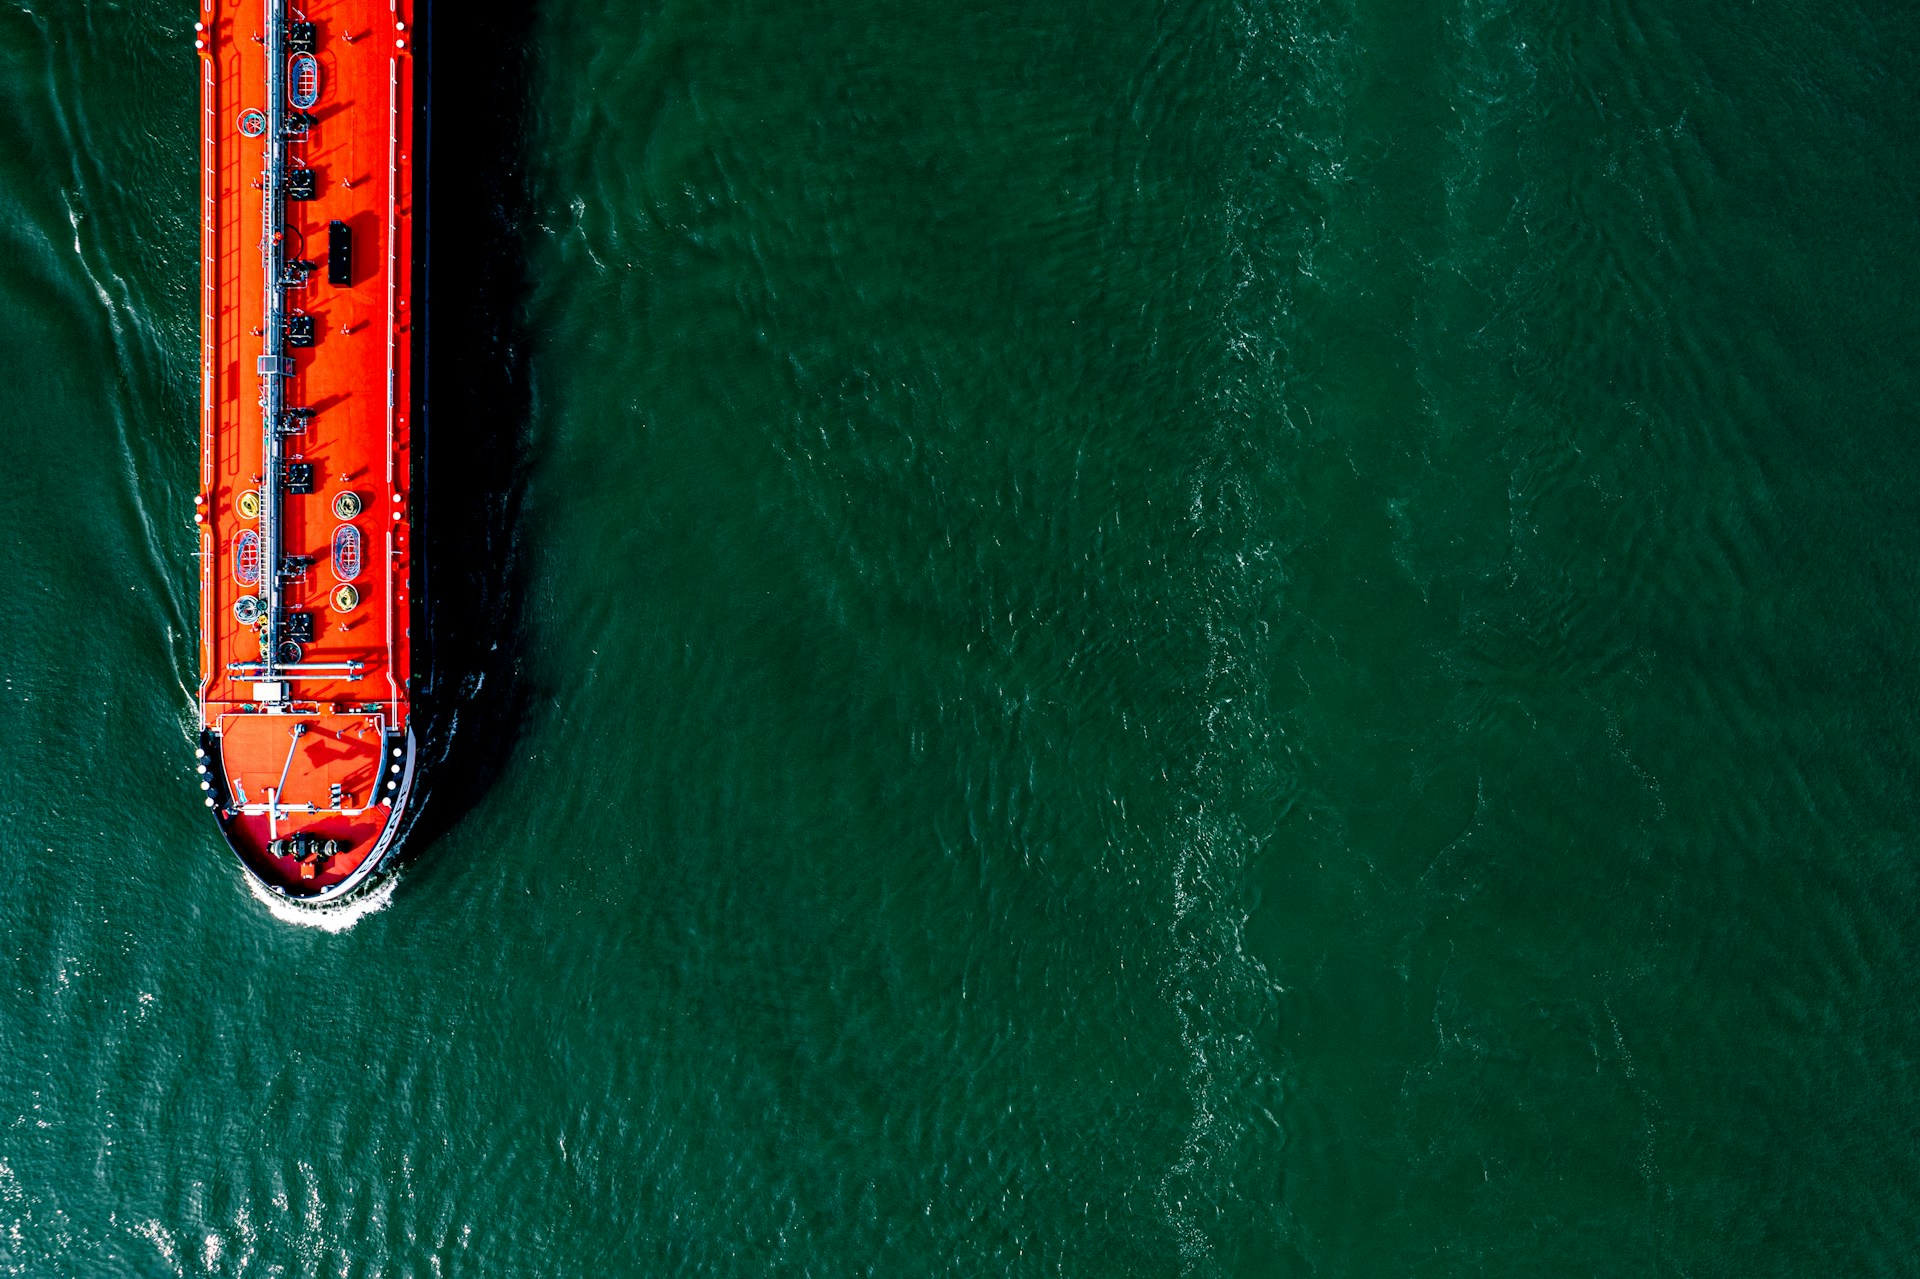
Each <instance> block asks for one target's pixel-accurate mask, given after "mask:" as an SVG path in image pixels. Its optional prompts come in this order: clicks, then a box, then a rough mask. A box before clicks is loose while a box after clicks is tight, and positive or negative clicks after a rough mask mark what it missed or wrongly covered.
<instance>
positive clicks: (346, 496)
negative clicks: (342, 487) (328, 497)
mask: <svg viewBox="0 0 1920 1279" xmlns="http://www.w3.org/2000/svg"><path fill="white" fill-rule="evenodd" d="M361 506H362V503H361V501H360V495H359V494H358V493H341V494H338V495H336V496H335V497H334V499H333V515H334V518H335V519H340V520H350V519H352V518H353V517H354V516H356V515H358V514H360V510H361Z"/></svg>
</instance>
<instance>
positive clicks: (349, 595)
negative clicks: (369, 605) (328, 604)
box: [333, 582, 360, 613]
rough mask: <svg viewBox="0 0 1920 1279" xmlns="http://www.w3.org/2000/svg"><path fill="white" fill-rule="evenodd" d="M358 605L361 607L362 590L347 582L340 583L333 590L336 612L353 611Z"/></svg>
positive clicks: (334, 609)
mask: <svg viewBox="0 0 1920 1279" xmlns="http://www.w3.org/2000/svg"><path fill="white" fill-rule="evenodd" d="M358 607H360V592H359V591H356V590H354V589H353V587H351V586H348V585H347V584H346V583H345V582H342V583H340V585H339V586H338V587H337V588H335V590H334V592H333V611H334V612H336V613H351V612H353V610H354V609H356V608H358Z"/></svg>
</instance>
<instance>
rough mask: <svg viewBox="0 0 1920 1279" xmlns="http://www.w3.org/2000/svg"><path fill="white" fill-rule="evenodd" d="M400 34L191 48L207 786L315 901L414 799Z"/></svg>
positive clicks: (300, 30)
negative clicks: (343, 248)
mask: <svg viewBox="0 0 1920 1279" xmlns="http://www.w3.org/2000/svg"><path fill="white" fill-rule="evenodd" d="M410 18H411V0H308V2H307V3H304V4H302V5H299V6H297V7H296V6H294V5H292V4H290V3H288V2H287V0H254V2H253V3H252V4H247V5H242V4H227V3H213V4H211V5H209V6H208V7H207V9H206V11H205V12H203V13H202V14H201V17H200V23H199V25H198V26H197V27H196V40H197V43H198V46H199V49H200V69H201V76H202V81H201V98H202V102H201V107H202V125H201V131H202V197H203V227H202V237H203V245H202V248H203V272H204V275H203V294H202V303H203V317H202V324H203V333H202V369H201V379H202V381H201V397H202V409H201V414H202V417H201V478H200V494H199V496H198V498H197V499H196V508H195V510H196V514H195V520H196V522H197V523H198V525H199V532H200V587H201V593H200V599H201V617H200V635H201V643H200V672H201V685H200V706H201V725H202V737H201V751H200V769H201V780H202V789H203V790H204V791H205V792H206V798H207V802H208V804H209V806H210V807H212V808H213V809H214V810H215V813H216V816H217V817H218V818H219V821H220V825H221V828H222V830H223V831H224V832H225V834H226V836H227V839H228V841H229V842H230V843H231V844H232V845H233V847H234V849H235V851H236V852H237V853H238V854H239V855H240V857H241V860H242V861H243V862H244V863H245V865H246V866H247V868H248V870H249V871H250V872H251V873H252V874H254V875H255V876H257V877H258V878H259V879H260V880H261V881H262V882H263V883H264V884H265V885H266V886H267V887H269V888H271V889H274V890H275V891H278V892H281V893H284V894H286V895H288V896H290V897H294V898H303V899H306V900H309V901H318V900H329V899H336V898H338V897H341V896H344V895H346V894H347V893H349V892H350V891H351V890H353V889H354V888H356V887H358V886H359V885H360V884H361V883H362V882H364V881H365V880H366V878H367V877H368V876H369V875H370V874H371V873H372V872H373V871H374V870H375V869H376V868H377V865H378V863H379V862H380V861H381V860H382V859H383V858H384V857H385V856H386V855H387V854H388V853H389V852H390V851H391V847H392V843H393V840H394V836H395V832H396V831H397V830H398V828H399V824H400V817H401V815H402V812H403V811H404V808H405V804H406V798H407V794H408V790H409V788H410V785H411V781H412V772H413V758H414V751H413V742H412V737H411V734H410V731H409V728H410V707H409V699H408V685H409V677H410V675H411V662H410V645H409V618H410V616H411V610H410V598H411V594H412V592H411V591H410V590H409V581H410V565H411V560H410V551H411V543H412V537H411V534H410V520H409V509H408V507H409V503H408V498H409V490H410V486H411V485H410V481H411V477H412V474H413V467H412V442H413V436H412V433H411V430H410V427H409V421H410V419H411V418H412V417H413V413H412V403H413V401H412V392H413V368H412V361H411V359H410V350H411V345H412V343H411V340H410V337H409V334H410V331H411V329H412V324H413V321H412V310H413V302H414V289H413V284H414V281H413V253H412V242H413V226H412V220H413V207H412V206H413V184H412V178H411V173H412V165H411V153H412V146H413V116H414V85H413V66H414V59H413V50H412V48H411V45H412V43H413V38H414V32H413V31H412V29H411V27H412V24H411V21H410ZM276 60H277V61H278V66H277V67H276V66H275V65H274V63H275V62H276ZM316 72H317V85H316V84H315V73H316ZM276 89H277V90H278V92H277V93H276V92H275V90H276ZM316 89H317V96H316V97H314V99H313V101H312V103H311V105H306V106H304V107H300V106H299V105H298V104H299V103H301V102H305V101H306V100H307V98H308V96H309V94H311V93H313V91H315V90H316ZM275 98H277V99H278V101H277V103H276V102H275ZM276 106H277V109H275V108H276ZM303 117H304V118H303ZM276 135H278V136H279V137H280V138H282V139H283V140H284V145H283V146H282V148H281V149H280V150H279V151H278V153H277V154H276V152H275V151H274V148H273V146H272V144H273V142H274V139H275V136H276ZM302 171H305V172H302ZM275 172H278V173H280V174H281V178H280V180H279V181H278V182H276V180H275V179H274V178H273V177H272V176H271V175H272V174H273V173H275ZM309 188H310V189H311V192H312V194H311V195H310V196H308V195H307V194H306V192H307V190H308V189H309ZM341 227H344V228H345V238H346V239H347V240H348V241H349V242H350V243H349V247H348V252H347V255H346V260H345V263H344V265H345V266H346V271H345V274H344V282H343V281H342V275H341V272H340V267H341V265H342V262H341V258H340V254H339V252H338V249H339V241H340V240H341V239H342V232H341V230H340V229H339V228H341ZM276 236H277V237H278V238H277V241H276V239H275V237H276ZM276 266H277V267H278V269H279V272H280V274H279V279H280V280H281V281H282V282H284V287H281V288H279V289H277V290H270V289H269V287H268V284H269V276H270V275H271V274H273V273H274V271H275V268H276ZM276 294H277V296H278V297H280V298H281V299H283V302H282V305H283V306H284V312H285V317H286V322H285V323H284V324H281V325H275V324H273V323H272V322H271V321H270V319H269V316H270V315H271V314H272V310H271V308H272V307H273V305H274V301H273V299H274V297H275V296H276ZM308 328H310V331H311V335H312V344H311V345H310V346H308V345H303V344H302V341H303V339H304V338H305V336H306V334H305V333H304V332H302V330H304V329H308ZM276 334H278V335H279V336H278V338H277V340H276ZM269 548H272V554H271V558H272V559H274V560H275V561H277V562H276V563H268V562H266V560H267V558H268V549H269ZM263 636H264V637H268V638H270V639H271V648H272V651H271V652H267V651H265V650H266V647H267V645H266V643H265V642H264V640H263Z"/></svg>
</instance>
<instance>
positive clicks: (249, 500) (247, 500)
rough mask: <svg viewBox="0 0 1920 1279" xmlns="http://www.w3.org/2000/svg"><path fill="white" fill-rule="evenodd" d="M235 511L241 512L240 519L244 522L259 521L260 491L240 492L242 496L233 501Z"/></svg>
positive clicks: (247, 490) (243, 490) (245, 490)
mask: <svg viewBox="0 0 1920 1279" xmlns="http://www.w3.org/2000/svg"><path fill="white" fill-rule="evenodd" d="M233 509H234V510H236V511H238V512H240V518H241V519H243V520H257V519H259V518H260V490H259V489H242V490H240V496H238V497H236V498H234V499H233Z"/></svg>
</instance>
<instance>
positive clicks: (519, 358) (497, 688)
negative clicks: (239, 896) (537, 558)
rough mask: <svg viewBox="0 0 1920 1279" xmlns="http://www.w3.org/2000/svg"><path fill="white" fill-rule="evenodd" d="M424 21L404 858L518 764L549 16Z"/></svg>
mask: <svg viewBox="0 0 1920 1279" xmlns="http://www.w3.org/2000/svg"><path fill="white" fill-rule="evenodd" d="M431 9H432V10H437V12H432V11H429V6H428V5H427V4H422V5H421V6H420V7H419V8H418V9H416V18H417V19H418V20H420V21H419V22H418V23H417V25H421V26H424V29H425V34H426V40H425V42H424V61H425V63H426V65H425V67H424V68H422V70H423V71H424V75H422V76H420V77H419V80H420V82H421V83H424V85H425V86H426V88H425V91H424V93H423V94H422V103H421V109H422V112H423V119H422V121H421V124H422V126H423V128H422V129H421V130H419V131H418V132H419V133H422V134H424V136H425V137H426V139H427V145H426V147H425V148H423V149H422V154H417V155H416V156H415V157H414V160H415V172H416V174H424V176H425V179H426V182H425V188H424V193H425V199H424V200H420V201H417V203H418V204H419V208H417V210H416V225H417V226H420V227H422V228H424V230H423V232H422V234H421V235H420V236H419V243H418V244H416V246H415V252H416V254H417V267H416V270H417V271H418V272H419V274H420V277H421V279H422V280H423V281H424V284H425V294H426V307H425V309H424V314H425V317H426V322H425V325H424V326H423V329H422V331H421V332H419V333H417V334H416V335H415V357H416V359H417V360H418V361H419V363H418V365H417V366H416V367H418V368H420V369H421V370H423V374H424V376H423V377H422V378H421V392H422V393H421V397H420V420H421V422H422V423H423V424H424V426H425V428H426V430H425V434H426V445H425V447H424V449H423V450H422V452H423V456H422V457H420V458H418V459H416V461H415V468H416V469H415V481H414V484H415V493H414V508H415V509H414V514H415V521H416V528H417V530H418V545H417V547H416V551H417V552H418V553H417V555H416V559H415V564H416V566H417V567H418V568H420V569H423V570H424V571H423V572H422V573H421V575H420V578H419V581H420V586H419V589H418V590H417V592H416V600H415V605H416V607H415V612H414V617H413V627H414V637H415V640H416V644H417V645H418V647H417V648H416V652H418V653H419V654H420V661H419V663H418V665H417V666H416V683H415V689H414V694H415V707H416V711H417V714H416V718H415V725H416V730H415V731H416V736H417V739H418V742H419V749H420V756H419V765H418V773H417V775H416V777H415V782H414V800H413V803H412V805H411V806H410V815H409V817H408V823H409V828H408V830H407V833H406V836H405V839H404V840H403V842H402V845H401V851H400V854H399V858H400V860H402V861H414V860H417V859H420V858H421V857H422V856H423V855H426V856H428V857H429V858H430V856H431V854H432V851H433V848H434V845H435V844H436V843H438V842H439V839H440V837H441V836H443V835H445V834H446V833H447V832H448V831H450V830H451V829H452V828H453V827H454V826H455V825H457V824H458V823H459V822H460V820H461V819H462V818H463V817H465V816H466V814H467V813H468V812H470V811H471V810H472V809H473V807H474V806H475V805H476V804H477V803H479V802H480V800H481V799H482V798H483V797H484V796H485V794H486V792H487V790H488V788H489V787H490V786H492V784H493V783H494V781H495V779H496V778H498V776H499V775H500V772H501V770H502V769H503V768H504V767H505V766H506V763H507V761H508V759H509V758H510V757H511V754H512V751H513V747H514V743H515V742H516V741H517V740H518V738H519V736H520V732H521V727H522V724H523V722H524V720H525V717H526V708H527V706H528V703H529V699H528V696H527V690H526V686H525V682H524V679H523V667H524V665H525V662H524V656H525V651H526V650H525V643H524V607H525V600H526V581H527V568H526V555H525V553H524V549H523V547H522V545H521V540H520V532H519V528H520V511H521V504H522V495H523V492H524V489H525V484H526V476H527V468H528V458H529V450H528V433H529V416H530V411H531V403H532V396H531V392H530V389H529V385H528V367H527V351H528V333H527V329H526V318H525V317H526V302H527V290H528V275H527V251H526V238H525V228H526V226H527V225H528V217H527V214H528V209H529V207H530V196H529V192H528V190H527V186H526V177H525V175H526V171H527V170H526V164H525V152H526V145H527V143H526V139H527V118H528V111H529V92H530V66H531V59H530V56H529V44H530V40H531V30H532V26H533V22H534V12H535V6H534V5H531V4H527V5H505V6H502V8H501V9H499V10H497V11H492V12H490V13H489V14H488V16H487V17H486V19H485V20H473V19H472V18H469V17H465V16H463V15H462V13H461V11H460V9H459V7H458V6H455V5H446V4H433V5H432V6H431Z"/></svg>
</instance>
